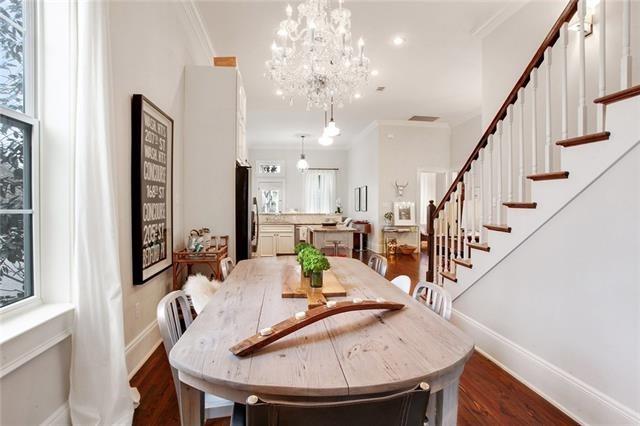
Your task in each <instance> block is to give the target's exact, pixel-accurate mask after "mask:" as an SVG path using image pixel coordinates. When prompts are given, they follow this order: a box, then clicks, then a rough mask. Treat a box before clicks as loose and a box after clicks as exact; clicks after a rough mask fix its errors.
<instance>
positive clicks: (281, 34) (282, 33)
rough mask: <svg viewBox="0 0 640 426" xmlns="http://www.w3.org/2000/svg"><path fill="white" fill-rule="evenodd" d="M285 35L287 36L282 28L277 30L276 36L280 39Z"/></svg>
mask: <svg viewBox="0 0 640 426" xmlns="http://www.w3.org/2000/svg"><path fill="white" fill-rule="evenodd" d="M287 34H288V33H287V30H285V29H284V28H280V29H279V30H278V35H279V36H280V37H286V36H287Z"/></svg>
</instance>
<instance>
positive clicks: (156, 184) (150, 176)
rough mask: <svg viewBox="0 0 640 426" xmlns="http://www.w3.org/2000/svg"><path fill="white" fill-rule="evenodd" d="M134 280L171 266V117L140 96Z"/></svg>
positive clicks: (134, 116) (135, 133)
mask: <svg viewBox="0 0 640 426" xmlns="http://www.w3.org/2000/svg"><path fill="white" fill-rule="evenodd" d="M131 142H132V146H131V214H132V229H131V242H132V244H131V247H132V249H133V252H132V253H133V262H132V263H133V283H134V284H144V283H145V282H147V281H149V280H150V279H151V278H153V277H155V276H156V275H158V274H159V273H161V272H162V271H164V270H165V269H167V268H169V267H171V263H172V255H173V120H172V119H171V117H169V116H168V115H167V114H165V113H164V112H163V111H162V110H161V109H160V108H158V107H157V106H156V105H154V104H153V103H152V102H151V101H149V100H148V99H147V98H145V97H144V96H142V95H133V97H132V99H131Z"/></svg>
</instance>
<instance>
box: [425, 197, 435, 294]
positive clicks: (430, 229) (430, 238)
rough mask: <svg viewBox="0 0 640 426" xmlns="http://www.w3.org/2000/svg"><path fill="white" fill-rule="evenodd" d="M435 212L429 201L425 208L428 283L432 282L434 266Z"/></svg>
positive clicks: (432, 204)
mask: <svg viewBox="0 0 640 426" xmlns="http://www.w3.org/2000/svg"><path fill="white" fill-rule="evenodd" d="M435 211H436V205H435V204H434V203H433V200H429V205H428V206H427V248H428V250H429V268H428V269H427V281H428V282H430V283H432V282H433V268H434V265H435V257H436V239H435V235H436V232H435V228H434V226H433V222H434V219H435V218H434V216H435Z"/></svg>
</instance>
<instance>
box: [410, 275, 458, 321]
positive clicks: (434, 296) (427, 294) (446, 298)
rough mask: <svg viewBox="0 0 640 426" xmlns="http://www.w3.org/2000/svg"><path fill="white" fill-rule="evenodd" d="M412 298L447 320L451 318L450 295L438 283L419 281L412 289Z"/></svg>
mask: <svg viewBox="0 0 640 426" xmlns="http://www.w3.org/2000/svg"><path fill="white" fill-rule="evenodd" d="M413 298H414V299H416V300H417V301H419V302H422V303H424V304H425V305H427V307H428V308H429V309H431V310H432V311H434V312H435V313H436V314H438V315H440V316H441V317H442V318H444V319H446V320H447V321H448V320H449V318H451V300H452V299H451V295H450V294H449V292H447V290H445V289H444V288H442V287H440V286H439V285H436V284H433V283H428V282H420V283H418V285H416V288H414V289H413Z"/></svg>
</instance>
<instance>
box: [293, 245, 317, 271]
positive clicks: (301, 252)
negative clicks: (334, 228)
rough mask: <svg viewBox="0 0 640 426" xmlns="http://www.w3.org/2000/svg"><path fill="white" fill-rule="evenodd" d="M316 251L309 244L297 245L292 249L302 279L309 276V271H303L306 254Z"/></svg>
mask: <svg viewBox="0 0 640 426" xmlns="http://www.w3.org/2000/svg"><path fill="white" fill-rule="evenodd" d="M313 251H317V249H316V248H315V247H314V246H312V245H311V244H309V243H298V244H297V245H296V247H295V248H294V252H295V254H296V260H297V262H298V263H299V264H300V271H301V273H302V276H303V277H308V276H309V271H306V270H305V269H304V258H305V256H306V255H307V254H309V253H311V252H313Z"/></svg>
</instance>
